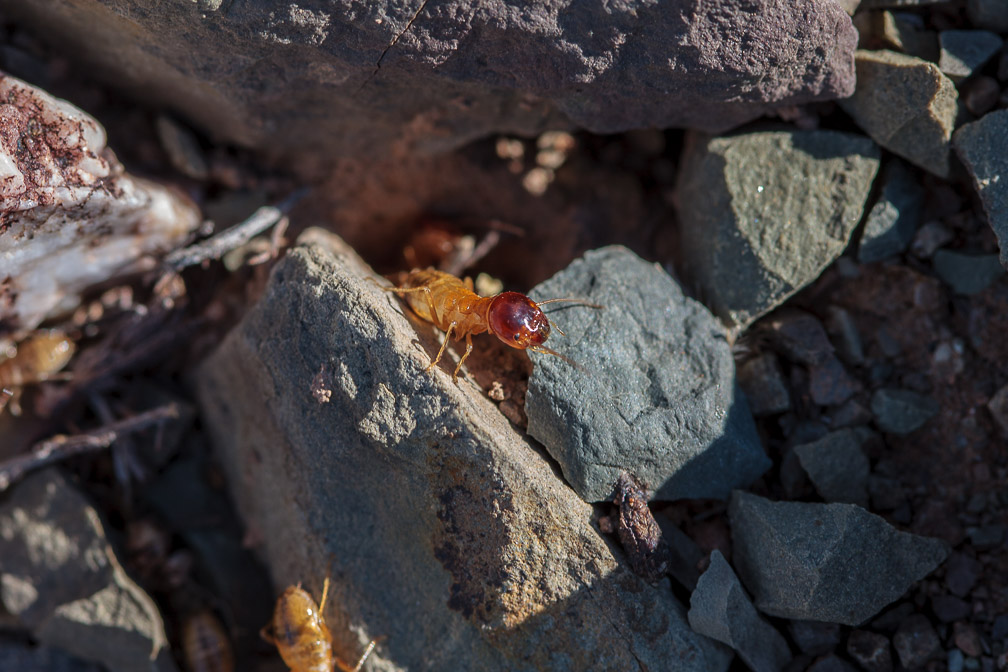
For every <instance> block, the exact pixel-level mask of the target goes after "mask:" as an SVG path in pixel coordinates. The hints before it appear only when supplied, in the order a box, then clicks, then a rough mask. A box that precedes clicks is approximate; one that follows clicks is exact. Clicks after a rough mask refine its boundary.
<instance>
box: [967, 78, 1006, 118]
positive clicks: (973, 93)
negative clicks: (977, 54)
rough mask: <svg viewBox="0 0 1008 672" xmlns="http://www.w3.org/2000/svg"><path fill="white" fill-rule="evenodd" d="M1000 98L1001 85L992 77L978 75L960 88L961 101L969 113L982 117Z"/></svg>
mask: <svg viewBox="0 0 1008 672" xmlns="http://www.w3.org/2000/svg"><path fill="white" fill-rule="evenodd" d="M1000 96H1001V85H1000V84H999V83H998V81H997V80H996V79H994V78H993V77H987V76H985V75H979V76H977V77H974V78H973V79H971V80H970V81H968V82H966V84H964V85H963V87H962V101H963V105H965V106H966V109H967V110H969V113H970V114H972V115H973V116H975V117H982V116H983V115H985V114H987V113H988V112H990V111H991V110H993V109H994V106H995V105H997V102H998V98H999V97H1000Z"/></svg>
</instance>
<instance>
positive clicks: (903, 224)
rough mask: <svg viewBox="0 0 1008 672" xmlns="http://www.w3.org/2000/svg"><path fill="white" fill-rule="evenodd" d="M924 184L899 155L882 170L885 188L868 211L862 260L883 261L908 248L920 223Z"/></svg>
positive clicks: (863, 238)
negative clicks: (898, 157)
mask: <svg viewBox="0 0 1008 672" xmlns="http://www.w3.org/2000/svg"><path fill="white" fill-rule="evenodd" d="M923 208H924V188H923V187H922V186H921V183H920V179H919V178H918V176H917V175H916V174H914V172H913V171H912V170H911V169H910V168H909V167H908V166H907V165H906V164H905V163H904V162H903V161H900V160H899V159H893V160H892V161H890V162H889V163H888V164H886V166H885V168H883V170H882V191H881V193H880V194H879V197H878V200H877V201H876V202H875V204H874V205H873V206H872V208H871V210H869V211H868V219H867V220H866V221H865V226H864V232H863V233H862V234H861V242H860V244H859V245H858V261H860V262H861V263H863V264H867V263H871V262H873V261H882V260H883V259H888V258H889V257H893V256H895V255H897V254H902V253H903V252H905V251H906V249H907V246H909V245H910V241H911V240H913V236H914V233H915V232H916V231H917V227H918V226H920V221H921V213H922V212H923Z"/></svg>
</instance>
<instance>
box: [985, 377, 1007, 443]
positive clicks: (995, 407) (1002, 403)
mask: <svg viewBox="0 0 1008 672" xmlns="http://www.w3.org/2000/svg"><path fill="white" fill-rule="evenodd" d="M987 410H988V411H990V414H991V417H992V418H994V422H996V423H997V424H998V427H1000V428H1001V433H1002V434H1004V435H1005V436H1008V385H1005V386H1004V387H1002V388H1001V389H1000V390H998V391H997V392H996V393H995V394H994V396H993V397H991V398H990V401H988V402H987Z"/></svg>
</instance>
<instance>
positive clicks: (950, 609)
mask: <svg viewBox="0 0 1008 672" xmlns="http://www.w3.org/2000/svg"><path fill="white" fill-rule="evenodd" d="M931 610H932V611H933V612H934V615H935V616H936V617H938V620H939V621H941V622H942V623H951V622H953V621H959V620H962V619H964V618H966V617H968V616H969V615H970V614H971V613H973V610H972V608H971V607H970V604H969V602H966V601H965V600H961V599H959V598H958V597H956V596H955V595H935V596H934V597H932V598H931Z"/></svg>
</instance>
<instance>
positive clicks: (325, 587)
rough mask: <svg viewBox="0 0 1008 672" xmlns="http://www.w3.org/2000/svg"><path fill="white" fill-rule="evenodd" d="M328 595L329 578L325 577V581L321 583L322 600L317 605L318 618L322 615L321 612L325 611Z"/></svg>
mask: <svg viewBox="0 0 1008 672" xmlns="http://www.w3.org/2000/svg"><path fill="white" fill-rule="evenodd" d="M328 595H329V577H328V576H327V577H325V581H323V582H322V599H321V600H319V603H318V612H319V616H321V615H322V611H323V610H324V609H325V601H326V597H328Z"/></svg>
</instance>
